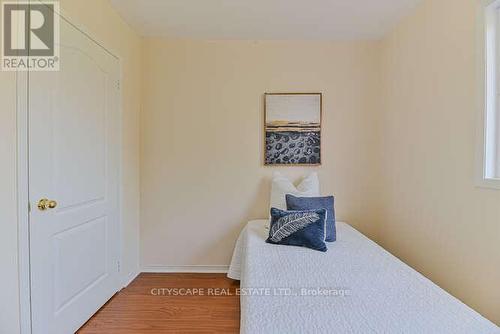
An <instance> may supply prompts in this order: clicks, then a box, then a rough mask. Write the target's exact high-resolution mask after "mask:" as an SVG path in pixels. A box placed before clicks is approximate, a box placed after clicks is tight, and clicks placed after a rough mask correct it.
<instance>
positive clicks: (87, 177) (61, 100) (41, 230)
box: [28, 18, 120, 334]
mask: <svg viewBox="0 0 500 334" xmlns="http://www.w3.org/2000/svg"><path fill="white" fill-rule="evenodd" d="M60 28H61V33H60V35H61V47H60V71H58V72H30V73H29V83H28V95H29V98H28V105H29V197H30V206H31V209H30V265H31V302H32V328H33V333H34V334H38V333H40V334H57V333H64V334H67V333H74V332H75V331H76V330H77V329H78V328H79V327H80V326H81V325H82V324H84V323H85V321H87V320H88V319H89V318H90V317H91V316H92V315H93V314H94V313H95V312H96V311H97V310H98V309H99V308H100V307H101V306H102V305H103V304H104V303H105V302H106V301H107V300H109V298H110V297H111V296H113V294H114V293H115V292H116V291H117V290H118V288H119V278H118V271H119V267H118V264H119V263H118V260H119V256H118V255H119V241H118V240H119V186H118V185H119V140H120V138H119V114H118V102H117V101H118V100H117V98H118V89H119V87H118V73H119V65H118V60H117V59H116V58H115V57H113V56H112V55H110V54H109V53H108V52H106V51H105V50H104V49H103V48H102V47H100V46H99V45H98V44H96V43H95V42H93V41H92V40H91V39H89V38H88V37H87V36H86V35H84V34H83V33H82V32H80V31H79V30H78V29H76V28H74V27H73V26H72V25H70V24H69V23H67V22H66V21H65V20H64V19H62V18H61V23H60ZM43 199H47V201H44V202H43V201H42V202H40V201H41V200H43ZM39 204H40V205H41V208H39V207H38V205H39Z"/></svg>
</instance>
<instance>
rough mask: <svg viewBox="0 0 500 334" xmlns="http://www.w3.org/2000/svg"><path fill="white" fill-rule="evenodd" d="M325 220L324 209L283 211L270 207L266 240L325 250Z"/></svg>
mask: <svg viewBox="0 0 500 334" xmlns="http://www.w3.org/2000/svg"><path fill="white" fill-rule="evenodd" d="M325 220H326V209H317V210H304V211H283V210H279V209H276V208H271V225H270V227H269V237H268V238H267V240H266V242H267V243H270V244H276V245H290V246H300V247H307V248H311V249H314V250H318V251H321V252H326V251H327V247H326V244H325V235H326V230H325V229H326V226H325Z"/></svg>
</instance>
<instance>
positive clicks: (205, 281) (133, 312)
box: [78, 274, 240, 334]
mask: <svg viewBox="0 0 500 334" xmlns="http://www.w3.org/2000/svg"><path fill="white" fill-rule="evenodd" d="M237 288H239V282H237V281H233V280H230V279H228V278H227V277H226V276H225V274H140V275H139V276H138V277H137V278H136V279H135V280H134V281H133V282H132V283H131V284H130V285H129V286H128V287H127V288H125V289H123V290H122V291H120V292H119V293H117V294H116V295H115V296H114V297H113V298H112V299H111V300H110V301H109V302H108V303H107V304H106V305H104V306H103V307H102V308H101V309H100V310H99V311H98V312H97V313H96V314H95V315H94V316H93V317H92V318H91V319H90V320H89V321H88V322H87V323H86V324H85V325H84V326H83V327H82V328H80V330H79V331H78V334H118V333H119V334H132V333H134V334H136V333H137V334H142V333H144V334H154V333H207V334H208V333H238V332H239V321H240V304H239V297H238V296H237V295H236V289H237ZM175 294H177V295H175Z"/></svg>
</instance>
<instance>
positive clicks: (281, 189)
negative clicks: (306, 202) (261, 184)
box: [270, 172, 320, 210]
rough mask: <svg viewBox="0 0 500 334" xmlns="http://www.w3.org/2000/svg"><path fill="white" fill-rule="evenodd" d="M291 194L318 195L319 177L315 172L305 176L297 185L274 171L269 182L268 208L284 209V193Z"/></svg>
mask: <svg viewBox="0 0 500 334" xmlns="http://www.w3.org/2000/svg"><path fill="white" fill-rule="evenodd" d="M286 194H292V195H296V196H301V197H313V196H319V195H320V194H319V179H318V174H317V173H311V174H309V175H308V176H306V177H305V178H304V179H303V180H302V181H301V182H300V183H299V185H297V187H295V186H294V184H293V183H292V182H291V181H290V180H289V179H287V178H286V177H285V176H283V175H282V174H281V173H279V172H274V174H273V181H272V184H271V205H270V208H277V209H280V210H286V202H285V195H286Z"/></svg>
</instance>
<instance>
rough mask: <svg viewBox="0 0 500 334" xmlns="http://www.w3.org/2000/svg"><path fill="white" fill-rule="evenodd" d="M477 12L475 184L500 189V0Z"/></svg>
mask: <svg viewBox="0 0 500 334" xmlns="http://www.w3.org/2000/svg"><path fill="white" fill-rule="evenodd" d="M478 7H479V8H478V14H477V22H478V24H477V50H476V54H477V87H478V88H477V108H478V116H477V117H478V121H477V144H476V168H475V174H476V175H475V183H476V185H477V186H478V187H485V188H493V189H500V179H498V178H497V177H498V176H499V175H498V170H497V169H498V168H500V164H498V163H497V161H498V159H500V156H498V154H497V149H498V145H499V144H498V140H499V135H500V134H499V126H497V124H499V122H498V118H499V117H498V113H499V112H498V107H499V105H498V97H499V95H498V93H499V92H498V91H497V88H498V87H499V79H500V78H499V77H497V76H498V74H497V73H498V72H497V69H498V66H499V65H500V62H499V56H500V54H499V48H498V45H499V43H500V40H499V38H500V34H499V33H498V32H499V30H498V28H499V27H498V25H499V17H498V14H499V12H498V8H499V7H500V0H483V1H482V3H481V5H480V6H478Z"/></svg>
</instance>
